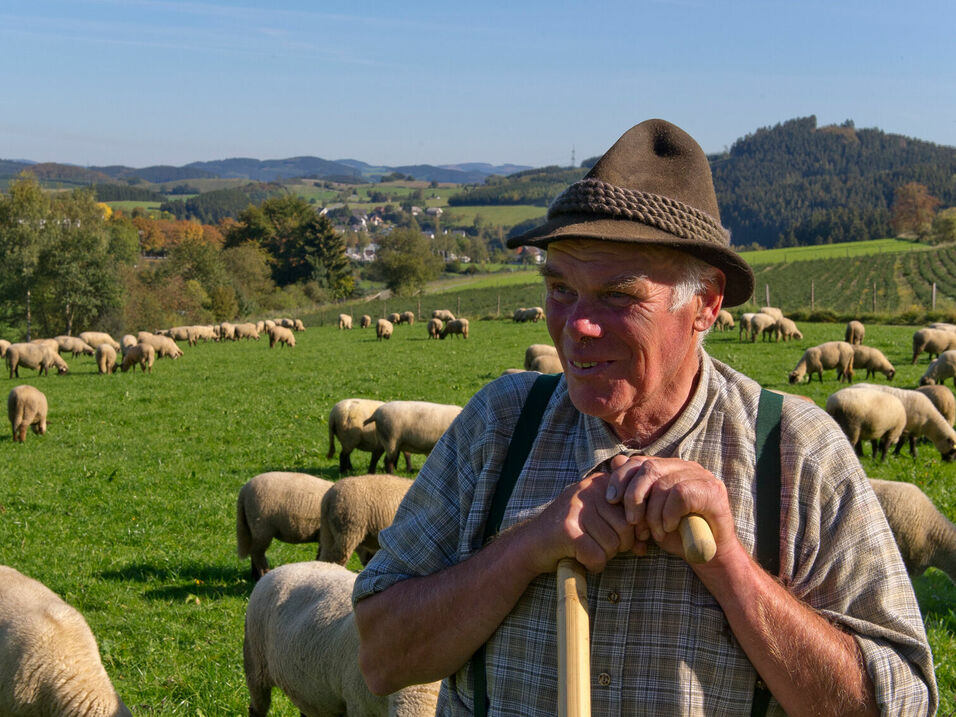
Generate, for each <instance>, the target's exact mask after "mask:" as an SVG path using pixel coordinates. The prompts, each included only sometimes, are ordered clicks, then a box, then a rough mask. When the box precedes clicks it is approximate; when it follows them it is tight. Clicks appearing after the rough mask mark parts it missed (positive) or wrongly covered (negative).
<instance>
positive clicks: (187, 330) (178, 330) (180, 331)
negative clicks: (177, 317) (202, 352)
mask: <svg viewBox="0 0 956 717" xmlns="http://www.w3.org/2000/svg"><path fill="white" fill-rule="evenodd" d="M191 329H192V327H191V326H173V327H172V328H171V329H169V331H168V332H167V333H166V335H167V336H169V338H171V339H172V340H173V341H185V342H186V343H188V344H189V345H190V346H193V345H195V343H196V342H195V334H193V333H192V331H191Z"/></svg>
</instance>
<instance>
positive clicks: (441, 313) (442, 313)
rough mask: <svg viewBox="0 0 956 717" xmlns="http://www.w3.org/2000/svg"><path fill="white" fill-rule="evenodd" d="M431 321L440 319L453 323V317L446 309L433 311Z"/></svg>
mask: <svg viewBox="0 0 956 717" xmlns="http://www.w3.org/2000/svg"><path fill="white" fill-rule="evenodd" d="M432 318H433V319H441V320H442V321H454V320H455V315H454V314H453V313H451V312H450V311H449V310H448V309H435V310H434V311H433V312H432Z"/></svg>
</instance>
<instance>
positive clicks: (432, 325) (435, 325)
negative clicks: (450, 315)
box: [428, 319, 445, 339]
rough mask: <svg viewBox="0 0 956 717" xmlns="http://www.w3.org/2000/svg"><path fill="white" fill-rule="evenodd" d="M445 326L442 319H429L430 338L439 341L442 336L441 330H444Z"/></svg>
mask: <svg viewBox="0 0 956 717" xmlns="http://www.w3.org/2000/svg"><path fill="white" fill-rule="evenodd" d="M444 326H445V325H444V324H443V323H442V320H441V319H429V320H428V338H430V339H437V338H438V337H439V335H441V330H442V328H444Z"/></svg>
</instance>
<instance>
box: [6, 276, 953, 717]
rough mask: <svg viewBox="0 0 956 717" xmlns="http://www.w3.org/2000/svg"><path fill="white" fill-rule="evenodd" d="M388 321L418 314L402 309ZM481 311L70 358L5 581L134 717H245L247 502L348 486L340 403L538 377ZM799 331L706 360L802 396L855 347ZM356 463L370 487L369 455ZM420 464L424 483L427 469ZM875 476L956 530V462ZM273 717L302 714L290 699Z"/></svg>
mask: <svg viewBox="0 0 956 717" xmlns="http://www.w3.org/2000/svg"><path fill="white" fill-rule="evenodd" d="M484 280H485V278H484V277H482V279H481V281H484ZM511 288H514V289H515V290H516V291H517V290H520V291H525V292H527V293H526V294H520V293H516V294H514V295H513V296H514V297H517V298H518V299H520V303H519V302H518V301H517V300H516V301H515V302H513V303H511V302H508V303H503V304H502V310H503V314H504V315H506V316H507V315H510V313H511V311H513V309H514V308H515V306H517V305H532V304H534V303H539V302H538V301H526V300H524V299H527V298H533V297H534V296H535V295H538V296H540V285H535V284H529V285H522V286H518V287H500V286H494V285H490V286H481V287H480V288H472V289H471V290H469V291H462V292H460V294H459V296H460V297H461V299H462V303H463V305H465V306H466V307H468V306H472V305H474V306H477V307H481V310H482V311H483V310H484V309H485V308H487V306H489V305H492V306H493V305H494V304H493V300H494V296H495V294H496V292H503V291H506V290H509V289H511ZM507 296H512V295H511V294H508V295H507ZM457 298H458V296H456V295H454V294H449V295H437V296H431V295H426V296H425V297H423V299H422V302H423V305H422V310H423V313H425V312H427V313H430V311H431V309H432V308H437V307H439V306H444V307H447V308H452V309H454V308H455V304H456V299H457ZM372 303H373V304H374V303H375V302H372ZM388 308H389V310H396V311H402V310H405V309H415V308H416V305H415V300H412V299H410V300H406V301H405V302H404V305H403V303H402V302H400V301H399V300H394V301H393V302H391V303H390V305H389V307H388ZM469 311H470V309H467V308H466V309H465V315H466V316H469V317H470V318H473V321H472V326H471V337H470V338H469V339H468V340H467V341H463V340H455V339H447V340H445V341H429V340H427V339H426V334H425V326H424V322H421V321H420V322H418V323H416V324H415V325H414V326H411V327H409V326H405V325H400V326H397V327H396V329H395V334H394V337H393V338H392V340H391V341H390V342H378V341H376V340H375V337H374V334H373V333H372V331H370V330H365V331H363V330H360V329H357V328H356V329H353V330H352V331H338V330H337V329H335V328H333V327H332V326H331V325H328V324H327V325H325V326H321V327H319V326H315V325H314V323H311V322H317V321H318V320H319V319H321V318H322V315H320V314H316V315H315V316H312V317H306V319H307V324H309V325H310V328H309V329H308V330H307V331H306V332H304V333H300V334H298V335H297V342H298V345H297V346H296V347H295V349H280V348H276V349H272V350H270V349H269V348H268V344H267V343H266V342H265V341H260V342H239V343H226V344H201V345H199V346H197V347H194V348H188V347H186V348H185V352H186V353H185V355H184V356H183V357H182V358H180V359H178V360H175V361H172V360H169V359H163V360H159V361H158V362H157V363H156V365H155V367H154V369H153V373H152V374H143V373H141V372H139V371H137V372H136V373H132V372H131V373H128V374H117V375H113V376H100V375H98V374H96V373H95V367H94V364H93V360H92V358H89V357H79V358H77V359H67V360H68V361H69V363H70V366H71V372H70V374H68V375H66V376H49V377H37V376H35V375H33V372H30V371H27V372H23V374H22V377H21V378H20V379H19V380H10V379H6V378H4V379H3V380H4V381H6V382H7V384H8V387H12V386H13V385H16V384H17V383H29V384H32V385H35V386H38V387H39V388H40V389H41V390H43V391H44V392H45V393H46V395H47V397H48V399H49V404H50V423H49V432H48V434H47V435H46V436H43V437H36V436H34V435H33V434H32V433H31V434H29V435H28V437H27V441H26V443H25V444H23V445H18V444H14V443H12V441H11V440H10V437H9V434H8V435H7V436H6V437H2V436H0V452H2V454H3V456H2V457H3V460H2V461H0V535H2V536H3V539H2V540H0V563H3V564H7V565H12V566H14V567H16V568H18V569H19V570H21V571H23V572H24V573H26V574H28V575H30V576H32V577H35V578H37V579H39V580H41V581H42V582H44V583H45V584H47V585H48V586H49V587H50V588H52V589H53V590H55V591H56V592H57V593H59V594H60V595H62V596H63V597H64V598H65V599H66V600H68V601H69V602H70V603H71V604H73V605H74V606H76V607H77V608H78V609H79V610H80V611H81V612H82V613H83V614H84V615H85V616H86V618H87V620H88V622H89V623H90V625H91V627H92V629H93V631H94V633H95V634H96V636H97V638H98V640H99V643H100V647H101V651H102V653H103V655H104V660H105V664H106V668H107V671H108V672H109V673H110V675H111V676H112V678H113V680H114V684H115V685H116V687H117V689H118V690H119V692H120V694H121V695H122V696H123V698H124V700H125V701H126V702H127V704H129V705H130V706H131V708H132V709H133V712H134V713H135V714H143V715H198V714H203V715H227V714H228V715H234V714H244V713H245V711H246V709H247V697H246V690H245V683H244V678H243V673H242V657H241V644H242V623H243V617H244V612H245V605H246V601H247V599H248V595H249V592H250V589H251V586H250V584H249V583H248V582H247V575H248V571H249V564H248V561H239V560H238V558H237V557H236V554H235V526H234V522H235V499H236V494H237V492H238V489H239V487H240V486H241V485H242V484H243V483H244V482H245V481H247V480H248V479H249V478H251V477H252V476H253V475H255V474H257V473H260V472H262V471H267V470H280V469H285V470H295V471H304V472H308V473H312V474H314V475H318V476H321V477H324V478H330V479H334V478H337V465H338V464H337V460H338V459H337V457H336V458H332V459H328V458H326V457H325V455H326V451H327V448H328V443H327V441H328V433H327V423H326V419H327V416H328V412H329V409H330V408H331V407H332V405H333V404H334V403H335V402H336V401H338V400H340V399H342V398H345V397H349V396H363V397H370V398H378V399H382V400H390V399H417V400H427V401H436V402H441V403H459V404H464V403H465V402H466V401H467V400H468V398H469V397H470V396H471V395H473V394H474V393H475V391H477V390H478V389H479V388H480V387H481V386H482V385H484V384H485V383H486V382H487V381H489V380H491V379H493V378H495V377H496V376H498V375H499V374H500V372H501V371H502V370H503V369H505V368H510V367H517V366H520V365H521V361H522V357H523V351H524V348H525V347H526V346H527V345H528V344H530V343H537V342H543V341H547V340H548V338H547V332H546V328H545V326H544V325H543V324H541V323H539V324H514V323H512V322H510V321H505V320H502V321H480V320H477V317H478V314H470V313H469ZM358 313H359V312H356V315H358ZM801 328H802V329H803V331H804V333H805V335H806V338H805V339H804V340H803V341H801V342H797V343H789V344H783V343H780V344H771V343H764V342H761V341H759V340H758V341H757V342H756V343H754V344H750V343H740V342H738V340H737V333H736V331H733V332H725V333H722V334H721V333H715V334H713V335H712V336H710V337H709V338H708V340H707V341H708V347H709V349H710V351H711V352H712V354H713V355H714V356H716V357H718V358H721V359H723V360H725V361H727V362H728V363H730V364H731V365H733V366H735V367H736V368H739V369H741V370H743V371H744V372H745V373H748V374H750V375H752V376H753V377H754V378H756V379H757V380H759V381H760V382H761V383H763V384H764V385H767V386H769V387H771V388H778V389H782V390H794V389H795V387H792V386H789V384H787V372H788V371H789V370H790V369H791V368H792V367H793V365H794V364H795V363H796V362H797V359H798V358H799V356H800V355H801V353H802V351H803V350H804V348H806V347H808V346H810V345H813V344H816V343H819V342H821V341H824V340H829V339H834V338H842V332H843V327H842V325H841V326H837V325H834V324H808V325H803V324H801ZM911 335H912V327H902V326H869V325H868V326H867V339H868V343H872V344H873V345H875V346H877V347H879V348H881V349H882V350H883V351H884V353H886V354H887V356H888V357H890V360H891V361H893V362H894V363H895V364H896V366H897V368H898V369H899V375H898V377H897V378H896V380H895V381H894V384H895V385H899V386H913V385H915V384H916V382H917V380H918V378H919V376H920V375H921V374H922V372H923V370H924V369H925V359H923V360H922V361H921V362H920V364H919V365H918V366H911V365H909V363H908V360H907V359H908V355H907V354H908V353H909V341H910V337H911ZM879 380H880V381H882V380H883V379H882V378H880V379H879ZM837 388H838V384H837V383H836V379H835V377H834V375H833V372H828V375H827V376H825V381H824V382H823V383H822V384H820V383H819V382H814V383H812V384H806V385H803V386H800V387H796V390H799V391H802V392H804V393H806V394H807V395H809V396H811V397H812V398H814V400H816V401H817V402H818V403H820V404H821V405H822V403H823V401H824V400H825V398H826V396H827V395H829V393H831V392H832V391H834V390H836V389H837ZM356 458H357V460H355V461H354V462H355V464H356V466H359V467H360V468H361V469H362V470H364V469H365V467H366V465H367V464H365V463H364V461H365V459H366V455H365V454H359V455H358V456H357V457H356ZM414 458H415V466H416V467H420V466H421V463H422V457H421V456H415V457H414ZM863 465H864V467H865V469H866V470H867V473H868V474H869V475H871V476H873V477H881V478H891V479H899V480H909V481H912V482H915V483H917V484H918V485H920V487H921V488H923V490H925V491H926V492H927V494H929V495H930V497H931V498H932V499H933V500H934V501H935V502H936V504H937V505H938V506H939V507H940V508H941V510H943V512H945V513H946V514H947V515H948V516H949V517H950V518H951V519H953V518H956V464H946V463H943V462H942V461H941V460H940V458H939V456H938V454H937V453H936V451H935V450H934V449H933V448H932V446H929V445H927V446H923V447H922V448H921V451H920V455H919V457H918V458H917V459H915V460H914V459H912V458H910V457H909V456H908V455H907V454H904V455H903V456H900V457H896V458H890V459H888V460H887V461H886V463H885V464H881V463H879V462H878V461H874V460H873V459H872V458H870V457H869V455H867V456H865V457H864V458H863ZM268 555H269V559H270V562H271V563H272V564H273V565H275V564H281V563H286V562H291V561H298V560H310V559H312V558H314V557H315V546H314V545H306V546H294V545H286V544H283V543H273V545H272V547H271V548H270V549H269V552H268ZM352 566H353V568H354V567H355V564H354V563H353V564H352ZM915 584H916V590H917V595H918V597H919V600H920V605H921V608H922V610H923V615H924V617H925V620H926V624H927V627H928V631H929V636H930V640H931V644H932V646H933V649H934V652H935V654H936V661H937V675H938V679H939V681H940V685H941V690H942V693H943V695H944V700H945V699H949V700H950V701H952V700H953V699H954V695H956V616H954V612H953V606H956V587H954V586H953V585H952V584H951V583H950V582H949V581H948V580H947V579H946V577H945V576H944V575H943V574H942V573H939V572H938V571H935V570H930V571H928V572H927V574H926V575H925V576H923V577H921V578H919V579H917V580H916V583H915ZM944 704H946V702H945V701H944ZM273 714H277V715H278V714H281V715H296V714H297V712H296V711H295V710H294V709H293V708H292V706H291V704H290V703H289V702H288V701H287V700H285V699H284V698H283V697H281V696H280V695H279V693H278V692H276V696H275V701H274V708H273Z"/></svg>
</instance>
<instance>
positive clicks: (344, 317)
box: [339, 314, 364, 329]
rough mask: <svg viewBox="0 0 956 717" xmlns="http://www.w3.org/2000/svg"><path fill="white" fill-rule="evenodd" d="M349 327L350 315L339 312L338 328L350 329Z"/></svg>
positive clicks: (350, 324)
mask: <svg viewBox="0 0 956 717" xmlns="http://www.w3.org/2000/svg"><path fill="white" fill-rule="evenodd" d="M351 328H352V317H351V316H350V315H349V314H339V329H351ZM362 328H364V327H362Z"/></svg>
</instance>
